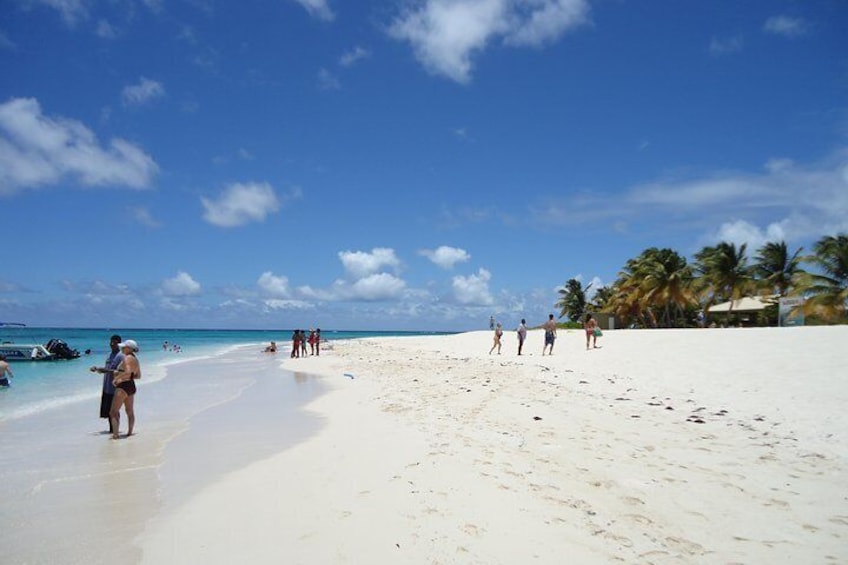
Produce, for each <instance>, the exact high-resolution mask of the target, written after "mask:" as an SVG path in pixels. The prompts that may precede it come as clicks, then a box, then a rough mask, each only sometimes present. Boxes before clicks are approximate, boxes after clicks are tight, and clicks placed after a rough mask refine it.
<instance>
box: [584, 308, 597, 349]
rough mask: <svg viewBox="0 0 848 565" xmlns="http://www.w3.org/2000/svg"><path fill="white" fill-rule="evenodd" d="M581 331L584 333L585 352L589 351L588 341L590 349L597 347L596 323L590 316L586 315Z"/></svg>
mask: <svg viewBox="0 0 848 565" xmlns="http://www.w3.org/2000/svg"><path fill="white" fill-rule="evenodd" d="M583 329H584V330H585V331H586V350H587V351H588V350H589V340H590V339H591V340H592V347H595V348H597V347H598V332H597V331H596V330H598V321H597V320H596V319H595V318H593V317H592V315H591V314H586V321H585V322H583Z"/></svg>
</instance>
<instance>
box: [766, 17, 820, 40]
mask: <svg viewBox="0 0 848 565" xmlns="http://www.w3.org/2000/svg"><path fill="white" fill-rule="evenodd" d="M763 30H764V31H766V32H768V33H773V34H775V35H782V36H783V37H789V38H795V37H801V36H802V35H806V34H807V31H808V30H809V26H808V25H807V22H806V21H804V20H803V19H802V18H792V17H789V16H772V17H770V18H769V19H767V20H766V23H765V24H763Z"/></svg>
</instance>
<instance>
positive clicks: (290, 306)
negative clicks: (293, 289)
mask: <svg viewBox="0 0 848 565" xmlns="http://www.w3.org/2000/svg"><path fill="white" fill-rule="evenodd" d="M263 304H264V305H265V308H266V309H267V310H311V309H313V308H315V305H314V304H312V303H310V302H306V301H303V300H282V299H279V298H271V299H268V300H266V301H265V302H264V303H263Z"/></svg>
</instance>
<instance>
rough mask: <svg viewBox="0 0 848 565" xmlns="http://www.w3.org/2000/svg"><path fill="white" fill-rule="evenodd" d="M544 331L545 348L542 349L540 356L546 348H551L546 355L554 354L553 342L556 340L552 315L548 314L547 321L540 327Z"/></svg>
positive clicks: (555, 328)
mask: <svg viewBox="0 0 848 565" xmlns="http://www.w3.org/2000/svg"><path fill="white" fill-rule="evenodd" d="M542 328H544V330H545V346H544V347H543V348H542V355H543V356H544V355H545V350H546V349H547V348H548V346H549V345H550V346H551V350H550V351H549V352H548V355H553V354H554V341H555V340H556V332H557V327H556V322H555V321H554V315H553V314H548V321H547V322H545V324H544V325H543V326H542Z"/></svg>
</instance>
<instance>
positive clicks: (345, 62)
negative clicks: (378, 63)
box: [339, 45, 371, 67]
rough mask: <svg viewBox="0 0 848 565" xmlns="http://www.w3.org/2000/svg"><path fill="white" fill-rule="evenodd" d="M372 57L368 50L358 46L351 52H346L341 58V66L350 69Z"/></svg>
mask: <svg viewBox="0 0 848 565" xmlns="http://www.w3.org/2000/svg"><path fill="white" fill-rule="evenodd" d="M370 56H371V52H370V51H369V50H367V49H364V48H362V47H360V46H359V45H357V46H356V47H354V48H353V49H351V50H350V51H345V52H344V53H343V54H342V56H341V58H339V64H340V65H341V66H343V67H350V66H353V65H355V64H356V63H357V62H359V61H361V60H362V59H367V58H368V57H370Z"/></svg>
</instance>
